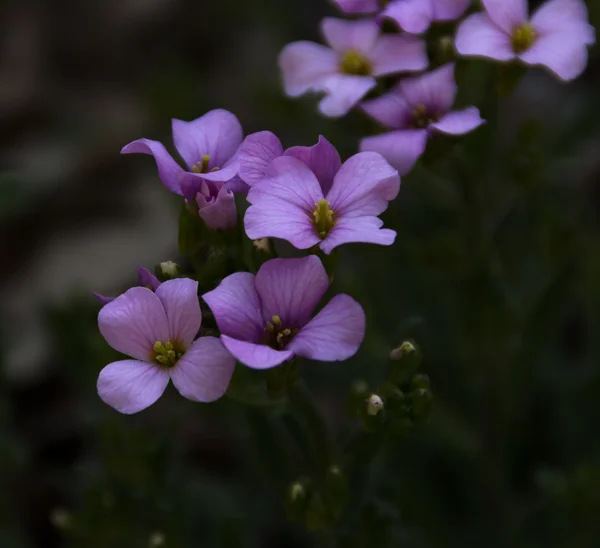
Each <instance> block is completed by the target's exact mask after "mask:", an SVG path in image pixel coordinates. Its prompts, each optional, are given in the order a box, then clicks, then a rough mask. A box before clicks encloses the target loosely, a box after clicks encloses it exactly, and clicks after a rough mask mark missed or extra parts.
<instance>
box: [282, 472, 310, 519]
mask: <svg viewBox="0 0 600 548" xmlns="http://www.w3.org/2000/svg"><path fill="white" fill-rule="evenodd" d="M310 491H311V481H310V480H298V481H295V482H294V483H292V484H290V486H289V487H288V490H287V495H286V507H287V512H288V517H289V518H290V519H292V520H303V519H304V515H305V513H306V508H307V506H308V501H309V498H310Z"/></svg>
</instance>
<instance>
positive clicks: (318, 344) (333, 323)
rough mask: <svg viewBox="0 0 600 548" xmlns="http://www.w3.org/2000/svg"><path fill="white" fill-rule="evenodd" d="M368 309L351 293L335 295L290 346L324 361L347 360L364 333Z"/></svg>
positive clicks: (358, 344)
mask: <svg viewBox="0 0 600 548" xmlns="http://www.w3.org/2000/svg"><path fill="white" fill-rule="evenodd" d="M365 323H366V322H365V313H364V311H363V309H362V307H361V306H360V304H358V303H357V302H356V301H355V300H354V299H353V298H352V297H350V296H349V295H336V296H335V297H333V299H331V301H329V303H328V304H327V305H326V306H325V307H324V308H323V310H321V311H320V312H319V313H318V314H317V315H316V316H315V317H314V318H313V319H312V320H311V321H310V322H309V323H307V324H306V325H305V326H304V328H303V329H302V330H301V331H300V333H298V334H297V335H296V336H295V337H294V339H293V340H292V342H290V344H289V345H288V348H289V349H290V350H292V351H293V352H294V353H295V354H297V355H298V356H303V357H305V358H310V359H311V360H320V361H325V362H332V361H341V360H347V359H348V358H350V357H351V356H354V354H356V352H357V351H358V349H359V347H360V345H361V343H362V341H363V339H364V337H365Z"/></svg>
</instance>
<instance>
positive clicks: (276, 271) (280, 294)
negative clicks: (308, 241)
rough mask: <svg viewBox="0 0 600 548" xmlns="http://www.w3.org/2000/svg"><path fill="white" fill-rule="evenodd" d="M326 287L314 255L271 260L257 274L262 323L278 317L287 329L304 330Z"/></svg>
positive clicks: (327, 282)
mask: <svg viewBox="0 0 600 548" xmlns="http://www.w3.org/2000/svg"><path fill="white" fill-rule="evenodd" d="M328 287H329V277H328V276H327V272H326V271H325V268H324V267H323V264H322V263H321V260H320V259H319V258H318V257H317V256H316V255H308V256H307V257H303V258H301V259H271V260H270V261H267V262H266V263H265V264H263V265H262V266H261V267H260V270H259V271H258V273H257V274H256V291H257V292H258V295H259V297H260V301H261V303H262V314H263V319H264V320H265V322H267V321H272V318H273V316H279V317H280V318H281V322H282V325H283V327H284V328H289V329H298V328H301V327H303V326H304V324H305V323H306V322H307V321H308V319H309V318H310V316H311V314H312V313H313V310H314V309H315V307H316V306H317V304H319V301H320V300H321V299H322V298H323V295H325V292H326V291H327V288H328Z"/></svg>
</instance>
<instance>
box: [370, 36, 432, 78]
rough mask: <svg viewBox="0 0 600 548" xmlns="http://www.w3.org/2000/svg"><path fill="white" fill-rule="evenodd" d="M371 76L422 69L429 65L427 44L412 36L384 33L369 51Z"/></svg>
mask: <svg viewBox="0 0 600 548" xmlns="http://www.w3.org/2000/svg"><path fill="white" fill-rule="evenodd" d="M370 58H371V62H372V63H373V76H383V75H385V74H393V73H396V72H404V71H416V70H423V69H426V68H427V67H428V66H429V59H428V58H427V44H426V42H425V41H424V40H421V39H420V38H417V37H414V36H402V35H394V34H385V35H383V36H381V37H380V38H379V39H378V40H377V42H376V43H375V46H374V47H373V50H372V51H371V57H370Z"/></svg>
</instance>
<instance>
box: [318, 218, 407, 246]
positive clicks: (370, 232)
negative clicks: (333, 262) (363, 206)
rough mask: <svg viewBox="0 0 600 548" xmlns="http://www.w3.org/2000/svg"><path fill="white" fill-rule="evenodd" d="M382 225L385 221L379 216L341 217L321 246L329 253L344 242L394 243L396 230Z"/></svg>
mask: <svg viewBox="0 0 600 548" xmlns="http://www.w3.org/2000/svg"><path fill="white" fill-rule="evenodd" d="M382 226H383V221H382V220H381V219H379V218H378V217H352V218H345V219H340V220H339V221H338V222H337V223H336V225H335V226H334V227H333V229H332V230H331V232H330V233H329V234H327V237H326V238H325V239H324V240H323V241H322V242H321V244H320V246H319V247H320V248H321V249H322V250H323V252H324V253H326V254H327V255H329V254H330V253H331V252H332V251H333V249H334V248H336V247H337V246H339V245H342V244H349V243H365V244H378V245H392V244H393V243H394V241H395V239H396V232H395V231H393V230H390V229H389V228H381V227H382Z"/></svg>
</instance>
